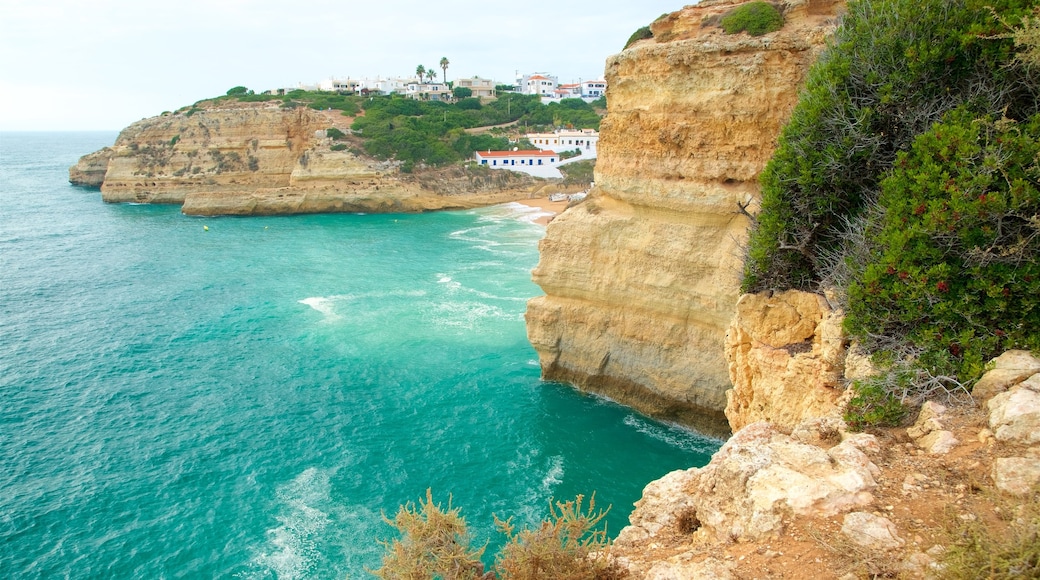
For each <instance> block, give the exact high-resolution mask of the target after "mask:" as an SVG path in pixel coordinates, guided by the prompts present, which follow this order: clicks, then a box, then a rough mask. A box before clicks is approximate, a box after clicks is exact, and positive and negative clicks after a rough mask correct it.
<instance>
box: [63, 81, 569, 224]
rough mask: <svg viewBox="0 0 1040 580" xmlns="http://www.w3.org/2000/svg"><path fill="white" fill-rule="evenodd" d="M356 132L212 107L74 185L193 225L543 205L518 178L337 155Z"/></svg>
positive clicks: (162, 128) (131, 145) (147, 131)
mask: <svg viewBox="0 0 1040 580" xmlns="http://www.w3.org/2000/svg"><path fill="white" fill-rule="evenodd" d="M349 124H350V119H348V118H345V117H343V116H342V115H340V114H339V112H338V111H330V112H322V111H315V110H313V109H309V108H306V107H299V108H295V109H285V108H282V107H281V106H280V103H239V102H227V101H207V102H203V103H200V104H197V105H196V106H195V107H192V108H190V109H185V110H182V111H178V112H176V113H164V114H163V115H161V116H158V117H152V118H150V119H144V120H142V121H138V122H137V123H134V124H132V125H130V126H129V127H127V128H126V129H124V130H123V131H122V133H120V135H119V137H118V139H116V142H115V144H114V145H113V146H112V147H106V148H104V149H102V150H100V151H97V152H95V153H91V154H89V155H85V156H83V157H82V158H81V159H80V160H79V163H77V164H76V165H74V166H73V167H71V168H70V169H69V181H70V182H72V183H74V184H77V185H84V186H89V187H99V188H100V189H101V196H102V199H104V200H105V201H107V202H115V203H118V202H134V203H170V204H181V205H182V208H183V211H184V213H187V214H195V215H265V214H289V213H325V212H362V211H363V212H416V211H429V210H437V209H465V208H471V207H478V206H483V205H490V204H494V203H502V202H505V201H511V200H516V199H523V198H527V197H534V196H544V195H546V193H545V192H543V191H542V189H543V188H544V187H545V184H544V183H543V182H540V181H539V180H535V179H533V178H530V177H528V176H526V175H520V174H514V173H512V172H490V171H487V170H483V171H482V170H481V168H473V169H467V170H463V169H458V170H442V171H433V172H431V174H432V175H431V176H426V177H423V176H421V175H406V174H402V173H400V172H398V171H397V170H396V167H395V165H394V164H393V163H383V162H378V161H375V160H373V159H371V158H368V157H365V156H363V155H357V154H355V153H354V152H351V148H350V147H345V146H344V147H337V149H340V150H339V151H337V150H334V149H333V145H336V143H335V142H333V141H332V140H331V139H329V138H327V137H326V136H325V130H326V129H328V128H330V127H336V128H338V129H340V130H343V131H346V130H348V128H349ZM556 190H557V189H554V190H553V191H556Z"/></svg>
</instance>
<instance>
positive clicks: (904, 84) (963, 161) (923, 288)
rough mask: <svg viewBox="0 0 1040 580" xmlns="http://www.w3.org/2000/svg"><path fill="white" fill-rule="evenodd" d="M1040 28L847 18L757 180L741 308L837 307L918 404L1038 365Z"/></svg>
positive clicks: (1027, 11) (875, 9)
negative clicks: (829, 293) (1025, 360)
mask: <svg viewBox="0 0 1040 580" xmlns="http://www.w3.org/2000/svg"><path fill="white" fill-rule="evenodd" d="M1038 10H1040V8H1037V6H1036V3H1035V0H997V1H993V0H954V1H950V2H947V1H939V0H929V1H927V2H923V3H922V2H919V1H916V0H857V1H853V2H850V4H849V10H848V14H847V15H846V16H845V17H844V19H843V21H842V23H841V25H840V27H839V28H838V30H837V32H836V34H835V37H834V39H833V41H832V44H831V46H830V47H829V48H828V50H827V51H825V53H824V54H823V55H822V56H821V58H820V60H819V61H818V62H817V64H816V65H815V66H814V67H813V69H812V71H811V72H810V74H809V78H808V81H807V86H806V88H805V89H804V91H803V94H802V95H801V97H800V100H799V103H798V105H797V107H796V109H795V111H794V113H793V115H792V118H791V120H790V122H789V124H788V125H787V127H786V128H785V129H784V132H783V134H782V135H781V138H780V141H779V145H778V148H777V151H776V153H775V155H774V157H773V158H772V160H771V161H770V163H769V165H768V167H767V168H766V170H765V171H764V172H763V174H762V178H761V180H762V188H763V191H762V208H761V211H760V213H759V214H758V216H757V221H756V223H755V225H754V227H753V231H752V235H751V238H750V241H749V245H748V256H747V261H746V264H745V274H744V289H745V291H751V292H754V291H764V290H783V289H788V288H798V289H804V290H818V289H821V288H827V287H830V288H835V289H837V291H838V292H837V294H838V297H839V299H840V301H841V302H842V306H843V307H845V309H846V311H847V313H848V317H847V319H846V328H847V330H848V331H849V332H850V334H851V335H852V336H853V337H854V338H856V339H857V340H858V341H859V342H860V343H861V344H863V345H864V346H866V347H867V348H868V350H870V351H872V352H874V353H876V355H875V359H876V360H878V361H879V362H882V363H898V362H900V361H905V360H914V361H915V365H916V368H917V369H918V371H920V373H919V374H918V375H915V378H913V380H911V383H913V384H912V385H910V387H909V392H913V391H914V390H915V389H921V388H922V385H924V384H929V385H934V384H936V382H937V381H938V383H939V384H942V385H944V386H945V387H949V388H953V387H958V388H964V387H966V386H968V385H970V382H971V381H972V380H973V379H975V378H977V377H978V376H979V374H980V373H981V371H982V370H983V366H984V362H985V361H987V360H989V359H990V358H992V357H994V356H996V355H997V354H999V353H1000V352H1002V351H1004V350H1006V349H1011V348H1025V349H1033V350H1037V349H1040V333H1037V331H1036V329H1037V328H1040V260H1038V258H1040V143H1038V135H1040V75H1038V74H1037V71H1038V70H1040V69H1038V68H1037V67H1036V56H1035V55H1036V52H1035V51H1036V47H1037V45H1038V43H1037V34H1036V30H1037V18H1038V16H1040V12H1038ZM896 366H899V365H896ZM918 371H915V373H917V372H918ZM904 382H905V381H904V380H903V379H899V378H896V379H891V380H889V382H888V383H887V387H886V388H887V389H888V390H889V391H890V392H894V391H895V390H900V389H902V393H903V395H904V397H905V394H906V393H907V392H908V391H907V390H906V389H904V388H903V387H899V385H900V384H903V383H904Z"/></svg>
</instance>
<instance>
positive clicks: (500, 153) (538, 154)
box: [477, 150, 557, 159]
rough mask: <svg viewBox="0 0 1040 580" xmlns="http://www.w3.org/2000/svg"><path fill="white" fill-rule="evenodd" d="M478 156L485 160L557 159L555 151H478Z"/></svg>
mask: <svg viewBox="0 0 1040 580" xmlns="http://www.w3.org/2000/svg"><path fill="white" fill-rule="evenodd" d="M477 155H480V156H481V157H483V158H485V159H490V158H492V157H549V156H552V157H556V155H557V153H556V152H555V151H541V150H538V151H530V150H528V151H477Z"/></svg>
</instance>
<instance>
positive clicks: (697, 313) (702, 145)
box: [527, 0, 841, 433]
mask: <svg viewBox="0 0 1040 580" xmlns="http://www.w3.org/2000/svg"><path fill="white" fill-rule="evenodd" d="M739 4H741V2H739V1H736V0H714V1H713V0H708V1H705V2H701V3H700V4H698V5H696V6H690V7H686V8H684V9H682V10H680V11H679V12H676V13H673V14H671V15H669V16H667V17H663V18H662V19H659V20H658V21H657V22H655V23H654V25H653V26H652V30H653V32H654V38H652V39H647V40H644V41H640V42H638V43H636V44H634V45H633V46H632V47H630V48H629V49H627V50H625V51H624V52H622V53H621V54H618V55H616V56H613V57H611V58H610V59H608V61H607V80H608V86H609V89H608V90H609V94H608V96H607V103H608V113H607V117H606V118H605V119H604V121H603V123H602V132H601V138H600V145H599V160H598V161H597V165H596V188H595V189H594V190H593V192H592V195H591V196H590V198H589V199H588V201H586V202H585V203H583V204H581V205H579V206H576V207H573V208H571V209H569V210H567V211H566V212H564V213H563V214H561V215H560V216H558V217H557V218H556V219H554V220H553V222H552V223H551V224H550V225H549V227H548V230H547V232H546V237H545V239H544V240H543V241H542V244H541V247H540V249H541V260H540V262H539V264H538V267H537V268H536V269H535V271H534V280H535V282H537V283H538V284H539V285H540V286H541V287H542V289H543V290H544V291H545V294H546V296H543V297H539V298H536V299H534V300H532V301H531V302H530V303H529V304H528V311H527V323H528V336H529V338H530V340H531V342H532V344H533V345H534V346H535V348H536V349H537V351H538V354H539V358H540V361H541V365H542V371H543V375H544V377H545V378H546V379H550V380H563V381H569V382H572V383H575V384H576V385H578V386H579V387H581V388H584V389H588V390H593V391H598V392H602V393H605V394H607V395H608V396H611V397H614V398H616V399H618V400H620V401H621V402H624V403H627V404H630V405H633V406H635V407H637V408H640V409H641V410H643V411H645V412H649V413H651V414H655V415H658V416H663V417H666V418H671V419H676V420H679V421H682V422H684V423H687V424H692V425H694V426H696V427H698V428H700V429H702V430H704V431H707V432H709V433H724V432H727V431H728V426H727V424H726V421H725V418H724V417H723V415H722V410H723V408H724V406H725V404H726V400H725V396H724V392H725V390H726V389H727V388H729V376H728V371H727V365H726V362H725V360H724V357H723V343H724V337H725V331H726V327H727V325H728V324H729V322H730V320H731V319H732V316H733V313H734V307H735V304H736V302H737V297H738V283H739V276H740V270H741V258H742V256H741V244H742V243H743V241H744V239H745V232H746V230H747V227H748V220H747V218H746V217H745V216H744V215H742V213H741V212H740V207H739V206H738V203H739V204H741V205H744V206H746V205H747V204H748V203H749V202H750V209H751V211H754V208H755V205H756V202H757V199H758V184H757V178H758V174H759V172H760V171H761V170H762V168H763V167H764V166H765V163H766V161H767V160H768V159H769V156H770V155H771V154H772V152H773V149H774V143H775V139H776V136H777V135H778V134H779V132H780V129H781V127H782V126H783V124H784V122H785V121H786V120H787V118H788V115H789V113H790V111H791V109H792V108H793V106H794V104H795V102H796V100H797V95H798V89H799V87H800V86H801V84H802V81H803V79H804V77H805V73H806V71H807V70H808V68H809V66H810V65H811V63H812V62H813V60H814V59H815V58H816V56H817V54H818V52H819V51H820V50H821V48H822V46H823V43H824V41H825V38H826V36H827V34H828V33H829V32H830V31H831V30H832V29H833V24H834V16H835V15H836V13H837V11H838V10H839V8H840V6H841V4H840V3H839V2H830V1H823V0H819V1H812V2H806V1H804V0H794V1H791V2H787V3H785V4H784V5H783V8H784V10H785V14H784V15H785V20H786V22H785V25H784V27H783V28H782V29H781V30H779V31H777V32H774V33H770V34H767V35H765V36H761V37H757V38H752V37H749V36H747V35H746V34H736V35H725V34H723V32H722V31H721V29H720V28H718V26H717V24H716V23H717V21H718V17H719V16H720V15H721V14H723V13H724V12H726V11H728V10H730V9H732V8H733V7H734V6H737V5H739Z"/></svg>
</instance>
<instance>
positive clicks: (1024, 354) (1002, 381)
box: [971, 350, 1040, 403]
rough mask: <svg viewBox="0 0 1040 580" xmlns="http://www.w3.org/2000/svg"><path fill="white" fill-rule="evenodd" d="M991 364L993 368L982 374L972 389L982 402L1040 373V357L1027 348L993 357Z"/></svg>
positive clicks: (973, 393) (977, 398)
mask: <svg viewBox="0 0 1040 580" xmlns="http://www.w3.org/2000/svg"><path fill="white" fill-rule="evenodd" d="M990 364H992V365H993V368H992V369H991V370H989V371H987V372H986V374H984V375H982V378H981V379H979V382H978V383H975V387H974V388H972V390H971V395H972V396H973V397H975V400H976V401H979V402H980V403H981V402H985V401H987V400H989V399H990V398H991V397H993V396H994V395H997V394H999V393H1002V392H1004V391H1006V390H1007V389H1008V387H1010V386H1012V385H1015V384H1018V383H1020V382H1022V381H1024V380H1025V379H1028V378H1029V377H1031V376H1033V375H1035V374H1037V373H1040V359H1038V358H1036V357H1035V356H1033V355H1032V354H1030V352H1029V351H1027V350H1009V351H1007V352H1005V353H1004V354H1002V355H1000V356H998V357H997V358H995V359H993V360H992V361H991V362H990Z"/></svg>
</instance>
